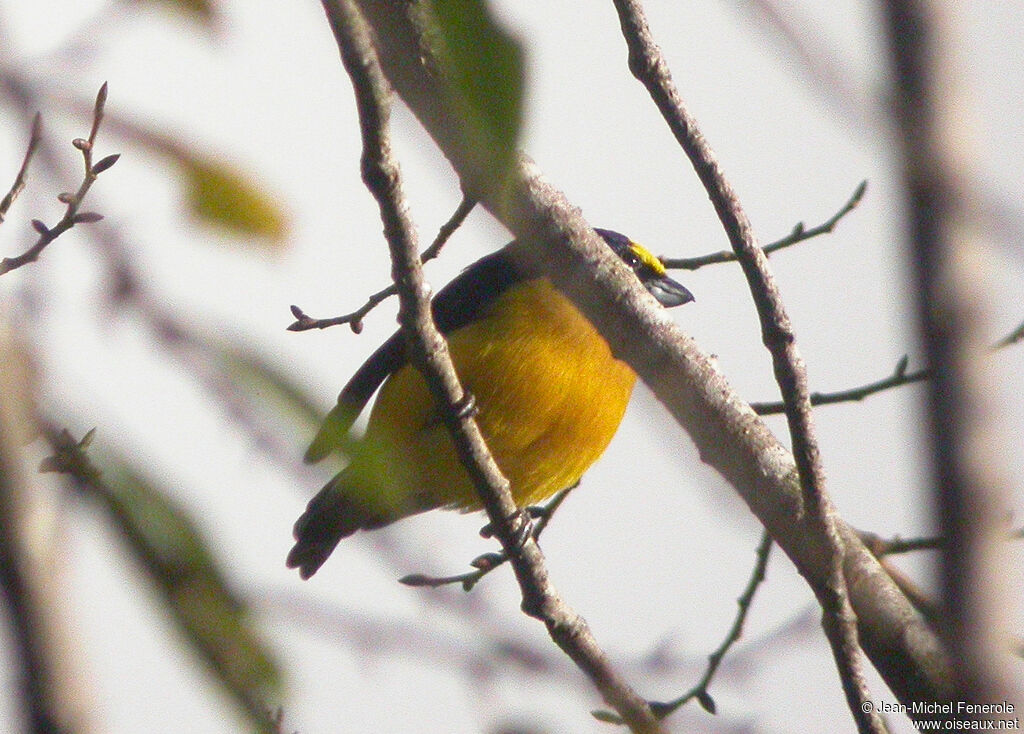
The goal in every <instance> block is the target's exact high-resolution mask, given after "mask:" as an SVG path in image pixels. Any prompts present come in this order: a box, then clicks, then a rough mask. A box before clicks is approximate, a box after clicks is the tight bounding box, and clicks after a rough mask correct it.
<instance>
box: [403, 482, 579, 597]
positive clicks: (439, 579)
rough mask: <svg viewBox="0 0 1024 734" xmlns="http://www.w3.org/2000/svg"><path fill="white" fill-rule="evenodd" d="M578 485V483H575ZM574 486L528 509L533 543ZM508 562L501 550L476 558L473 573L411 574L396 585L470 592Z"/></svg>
mask: <svg viewBox="0 0 1024 734" xmlns="http://www.w3.org/2000/svg"><path fill="white" fill-rule="evenodd" d="M577 485H578V483H577ZM575 488H576V486H572V487H569V488H568V489H563V490H562V491H560V492H557V493H556V494H555V496H554V497H552V498H551V501H550V502H548V503H547V504H546V505H545V506H543V507H528V508H526V509H527V512H529V513H530V517H531V518H533V519H534V520H536V522H534V523H533V524H532V525H531V528H530V537H532V538H533V539H534V540H535V541H539V540H540V535H541V533H543V532H544V528H546V527H547V526H548V523H549V522H551V518H552V517H554V514H555V512H556V511H557V510H558V508H559V507H561V505H562V503H563V502H565V499H566V497H568V496H569V493H570V492H571V491H572V490H574V489H575ZM481 534H482V535H488V536H489V534H490V528H489V527H487V528H484V530H483V531H481ZM507 562H508V554H507V553H506V552H505V551H504V550H502V551H501V552H500V553H484V554H483V555H482V556H477V557H476V558H474V559H473V560H472V561H470V563H469V565H470V566H473V568H475V569H476V570H475V571H467V572H466V573H460V574H456V575H454V576H427V575H424V574H421V573H411V574H409V575H408V576H403V577H402V578H400V579H398V583H400V584H405V585H406V586H427V587H429V588H432V589H433V588H437V587H438V586H449V585H451V584H462V590H463V591H471V590H472V589H473V587H474V586H476V585H477V583H478V582H479V581H480V579H482V578H483V577H484V576H486V575H487V574H489V573H490V572H491V571H493V570H494V569H496V568H498V567H499V566H502V565H504V564H505V563H507Z"/></svg>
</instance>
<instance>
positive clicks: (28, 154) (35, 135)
mask: <svg viewBox="0 0 1024 734" xmlns="http://www.w3.org/2000/svg"><path fill="white" fill-rule="evenodd" d="M42 137H43V118H42V115H40V114H39V113H38V112H37V113H36V114H35V117H33V118H32V132H31V134H30V135H29V139H28V147H27V148H26V149H25V157H24V158H22V160H21V168H19V169H18V175H17V176H15V177H14V183H13V184H12V185H11V190H10V191H8V192H7V194H6V195H5V196H4V198H3V201H0V224H3V221H4V216H6V214H7V210H8V209H10V208H11V204H13V203H14V200H15V199H17V198H18V194H20V193H21V191H22V189H24V188H25V181H26V179H27V177H28V164H29V163H30V162H31V161H32V156H33V155H35V152H36V148H38V147H39V141H40V140H42Z"/></svg>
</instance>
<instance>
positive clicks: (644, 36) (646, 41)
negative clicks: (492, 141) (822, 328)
mask: <svg viewBox="0 0 1024 734" xmlns="http://www.w3.org/2000/svg"><path fill="white" fill-rule="evenodd" d="M614 1H615V7H616V10H617V11H618V13H619V21H620V24H621V26H622V33H623V36H624V37H625V39H626V45H627V46H628V47H629V67H630V70H631V71H632V73H633V75H634V76H635V77H636V78H637V79H638V80H639V81H640V82H641V83H642V84H643V85H644V86H645V87H646V88H647V90H648V92H649V93H650V95H651V98H652V99H653V100H654V102H655V104H656V105H657V106H658V109H659V110H660V111H661V113H662V116H663V117H664V118H665V121H666V122H667V123H668V126H669V128H670V129H671V130H672V133H673V134H674V135H675V137H676V140H677V142H678V143H679V145H680V147H682V149H683V150H684V151H685V152H686V155H687V156H688V157H689V159H690V162H691V164H692V165H693V167H694V170H695V171H696V172H697V176H698V177H699V178H700V180H701V182H702V183H703V184H704V188H705V190H706V191H707V193H708V196H709V197H710V198H711V201H712V203H713V204H714V207H715V211H716V212H717V213H718V217H719V219H720V220H721V222H722V225H723V227H724V228H725V230H726V233H727V234H728V236H729V241H730V244H731V245H732V248H733V250H734V251H735V253H736V255H737V259H738V260H739V263H740V266H741V267H742V268H743V273H744V275H745V276H746V278H747V282H748V285H749V287H750V291H751V295H752V296H753V299H754V304H755V306H756V307H757V312H758V317H759V319H760V321H761V333H762V341H763V342H764V344H765V346H766V347H767V348H768V350H769V352H770V353H771V355H772V363H773V367H774V371H775V378H776V381H777V382H778V384H779V388H780V391H781V392H782V396H783V400H784V401H785V403H786V419H787V422H788V425H789V432H790V439H791V442H792V446H793V457H794V459H795V460H796V466H797V471H798V474H799V478H800V486H801V489H802V495H803V505H804V511H805V513H806V517H807V520H808V521H809V522H808V525H809V529H811V530H812V532H815V533H816V534H818V535H819V536H820V538H821V540H822V541H823V544H824V546H825V548H826V549H827V552H828V566H829V572H828V575H827V577H826V582H825V583H824V584H820V585H817V586H816V587H815V589H814V591H815V594H816V595H817V597H818V600H819V603H820V604H821V606H822V610H823V616H822V627H823V628H824V630H825V633H826V637H827V638H828V640H829V643H830V644H831V646H832V653H833V656H834V657H835V661H836V666H837V667H838V669H839V674H840V679H841V681H842V684H843V691H844V693H845V694H846V699H847V704H848V705H849V708H850V712H851V713H852V714H853V718H854V720H855V721H856V722H857V726H858V729H859V730H860V731H861V732H874V733H878V732H884V731H885V724H884V722H883V721H882V718H881V717H880V716H879V715H878V714H877V713H876V712H875V711H874V710H873V709H872V708H871V707H870V706H866V705H865V704H866V703H867V702H870V701H871V700H872V699H871V693H870V691H869V690H868V687H867V681H866V679H865V676H864V670H863V666H862V664H861V651H860V645H859V641H858V632H857V618H856V615H855V614H854V611H853V607H852V606H851V604H850V599H849V593H848V590H847V587H846V577H845V575H844V572H843V550H844V546H843V540H842V538H841V536H840V534H839V531H838V527H837V523H836V520H835V511H834V509H833V507H832V504H831V501H830V500H829V497H828V495H827V493H826V491H825V474H824V470H823V468H822V465H821V457H820V455H819V451H818V445H817V439H816V437H815V434H814V421H813V415H812V407H811V402H810V399H809V396H808V394H809V391H808V389H807V371H806V368H805V366H804V362H803V359H802V358H801V356H800V354H799V352H798V351H797V349H796V341H795V337H794V335H793V328H792V325H791V323H790V321H789V317H788V316H787V315H786V310H785V306H784V305H783V302H782V297H781V294H780V293H779V290H778V288H777V286H776V284H775V282H774V278H773V276H772V274H771V270H770V268H769V267H768V260H767V257H766V256H765V254H764V252H763V251H762V250H761V249H760V248H759V247H758V246H757V243H756V240H755V237H754V233H753V229H752V228H751V226H750V222H749V221H748V220H747V217H746V215H745V213H744V212H743V210H742V207H741V206H740V203H739V200H738V198H737V196H736V193H735V192H734V191H733V189H732V187H731V186H730V185H729V184H728V182H727V181H726V180H725V177H724V176H723V174H722V171H721V169H720V167H719V165H718V161H717V160H716V158H715V156H714V154H713V153H712V152H711V149H710V147H709V146H708V144H707V142H706V140H705V139H704V137H703V135H701V133H700V131H699V130H698V129H697V124H696V121H695V120H694V119H693V118H692V117H691V116H690V114H689V113H688V112H687V110H686V108H685V106H684V104H683V101H682V98H681V97H680V95H679V93H678V91H677V89H676V88H675V84H674V82H673V81H672V76H671V73H670V72H669V70H668V66H667V64H666V62H665V59H664V57H663V56H662V54H661V50H660V49H659V48H658V46H657V45H656V44H655V42H654V39H653V37H652V35H651V32H650V28H649V27H648V25H647V20H646V18H645V16H644V11H643V8H642V7H641V4H640V3H639V2H638V0H614Z"/></svg>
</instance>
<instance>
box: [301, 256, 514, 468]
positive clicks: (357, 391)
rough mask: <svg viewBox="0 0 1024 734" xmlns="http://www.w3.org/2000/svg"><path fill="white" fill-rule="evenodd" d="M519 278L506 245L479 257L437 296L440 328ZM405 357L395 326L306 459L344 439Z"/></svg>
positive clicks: (481, 307)
mask: <svg viewBox="0 0 1024 734" xmlns="http://www.w3.org/2000/svg"><path fill="white" fill-rule="evenodd" d="M521 279H522V276H521V274H520V272H519V270H518V269H517V268H516V267H515V265H514V263H513V261H512V258H511V257H510V256H509V255H508V253H507V252H506V250H505V249H502V250H498V251H497V252H495V253H492V254H490V255H487V256H486V257H484V258H481V259H480V260H477V261H476V262H475V263H473V264H472V265H470V266H469V267H468V268H466V269H465V270H463V271H462V272H461V273H459V275H458V276H456V277H455V279H454V280H452V281H451V282H450V283H449V284H448V285H446V286H445V287H444V288H442V289H441V290H440V291H438V294H437V296H436V297H435V298H434V300H433V303H432V304H431V306H432V309H433V314H434V321H435V322H436V323H437V327H438V329H440V330H441V333H442V334H446V335H447V334H450V333H452V332H453V331H455V330H456V329H459V328H460V327H462V326H465V325H466V324H469V323H471V322H472V321H474V320H476V319H477V318H480V317H481V316H482V315H483V314H484V313H485V312H486V310H487V307H488V306H489V305H490V304H491V303H493V302H494V299H495V298H496V297H497V296H498V295H499V294H500V293H502V292H503V291H505V290H506V289H507V288H508V287H509V286H511V285H512V284H514V283H516V282H517V281H519V280H521ZM406 361H407V358H406V353H405V340H404V338H403V337H402V334H401V332H396V333H394V334H393V335H392V336H391V337H390V338H389V339H388V340H387V341H386V342H384V343H383V344H382V345H381V346H380V347H379V348H378V349H377V351H375V352H374V353H373V354H372V355H370V358H369V359H367V360H366V362H364V363H363V366H362V367H360V368H359V370H358V371H356V373H355V374H354V375H353V376H352V379H350V380H349V381H348V384H346V385H345V387H344V388H343V389H342V391H341V394H340V395H338V404H337V405H335V406H334V408H332V409H331V412H330V413H328V414H327V417H326V418H325V419H324V422H323V425H321V426H320V430H319V431H318V432H317V434H316V437H315V438H314V439H313V442H312V443H311V444H310V446H309V448H308V449H307V450H306V456H305V460H306V461H307V462H308V463H313V462H316V461H320V459H322V458H324V457H325V456H327V455H328V454H330V453H331V452H333V451H335V450H337V449H340V448H341V447H342V446H344V445H345V443H346V442H347V439H348V432H349V429H351V428H352V424H353V423H355V420H356V418H358V417H359V414H360V413H362V412H363V408H365V407H366V404H367V403H368V402H369V401H370V398H371V397H373V394H374V393H375V392H376V391H377V388H379V387H380V386H381V384H383V382H384V380H386V379H387V378H388V377H389V376H390V375H391V374H393V373H394V372H396V371H397V370H398V369H400V368H401V367H402V366H403V365H404V364H405V363H406Z"/></svg>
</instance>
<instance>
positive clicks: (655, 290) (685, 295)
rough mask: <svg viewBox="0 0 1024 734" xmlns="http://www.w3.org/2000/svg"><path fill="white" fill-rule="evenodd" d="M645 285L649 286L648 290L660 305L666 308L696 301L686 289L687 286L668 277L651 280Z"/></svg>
mask: <svg viewBox="0 0 1024 734" xmlns="http://www.w3.org/2000/svg"><path fill="white" fill-rule="evenodd" d="M644 285H646V286H647V290H648V291H650V292H651V295H652V296H654V297H655V298H657V299H658V303H660V304H661V305H662V306H664V307H665V308H672V307H673V306H682V305H683V304H684V303H689V302H690V301H692V300H694V298H693V294H692V293H690V291H688V290H687V289H686V286H684V285H683V284H682V283H679V282H677V281H675V280H672V278H670V277H668V276H667V275H663V276H661V277H660V278H655V279H654V280H650V281H648V282H647V283H645V284H644Z"/></svg>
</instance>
